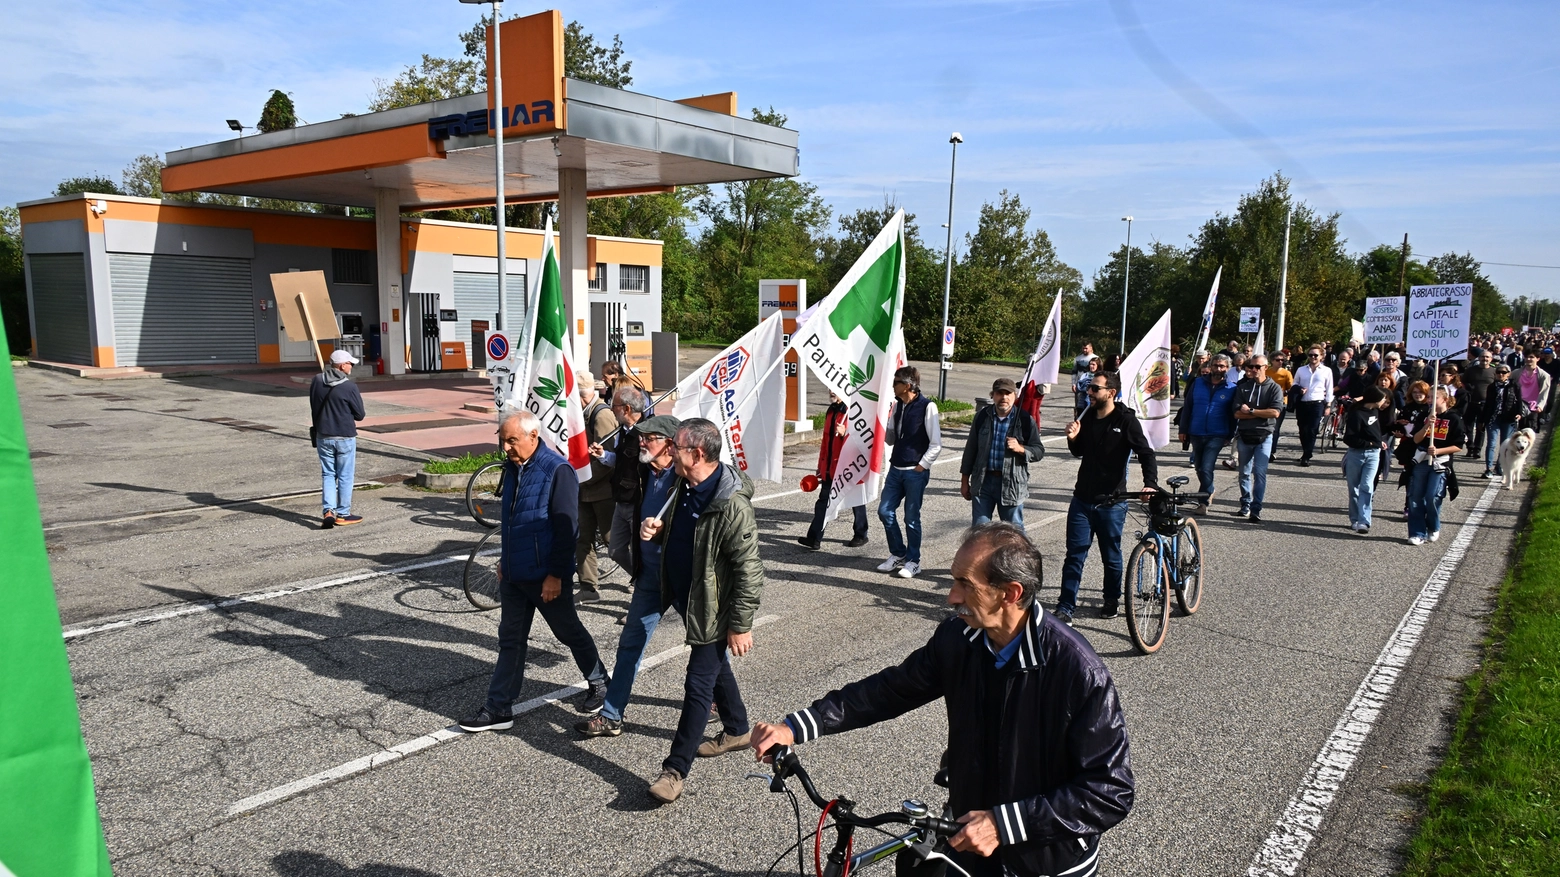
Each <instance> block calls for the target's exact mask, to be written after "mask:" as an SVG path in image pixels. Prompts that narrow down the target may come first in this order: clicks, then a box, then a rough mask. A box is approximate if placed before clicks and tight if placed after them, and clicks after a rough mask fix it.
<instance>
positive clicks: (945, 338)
mask: <svg viewBox="0 0 1560 877" xmlns="http://www.w3.org/2000/svg"><path fill="white" fill-rule="evenodd" d="M942 355H943V356H952V355H953V327H952V326H944V327H943V334H942Z"/></svg>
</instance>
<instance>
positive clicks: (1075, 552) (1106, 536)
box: [1056, 497, 1127, 612]
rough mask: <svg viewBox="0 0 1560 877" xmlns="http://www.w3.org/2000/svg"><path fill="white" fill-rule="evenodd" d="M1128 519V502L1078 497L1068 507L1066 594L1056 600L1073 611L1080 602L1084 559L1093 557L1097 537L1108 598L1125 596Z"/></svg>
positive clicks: (1058, 604)
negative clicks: (1124, 544) (1123, 552)
mask: <svg viewBox="0 0 1560 877" xmlns="http://www.w3.org/2000/svg"><path fill="white" fill-rule="evenodd" d="M1126 520H1127V504H1126V503H1125V502H1118V503H1116V504H1115V505H1095V504H1094V503H1092V502H1086V501H1084V500H1081V499H1079V498H1077V497H1073V500H1072V504H1071V505H1069V506H1068V507H1067V559H1066V560H1064V561H1062V596H1061V597H1060V598H1059V599H1058V600H1057V601H1056V605H1057V606H1058V607H1060V608H1063V609H1066V610H1067V611H1069V612H1071V611H1074V610H1075V609H1076V608H1077V605H1078V586H1079V585H1080V584H1082V583H1083V563H1084V561H1085V560H1087V559H1088V557H1089V543H1090V542H1094V541H1097V542H1098V543H1099V546H1100V561H1101V562H1103V563H1104V564H1105V582H1104V585H1105V601H1106V602H1107V603H1109V602H1112V601H1115V600H1119V599H1121V528H1122V525H1123V524H1125V523H1126Z"/></svg>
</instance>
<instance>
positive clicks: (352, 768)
mask: <svg viewBox="0 0 1560 877" xmlns="http://www.w3.org/2000/svg"><path fill="white" fill-rule="evenodd" d="M779 620H780V616H778V615H765V616H762V617H760V618H758V619H756V620H754V622H753V628H754V629H755V630H756V629H758V628H760V627H762V626H764V625H766V624H769V623H770V622H773V621H779ZM689 651H690V650H689V648H688V646H686V645H680V646H674V647H672V648H669V649H667V650H666V651H664V652H660V653H658V654H656V655H654V656H652V657H649V658H646V659H645V660H644V662H643V663H642V664H640V665H639V672H640V673H644V672H645V671H647V670H651V669H654V668H656V667H659V666H661V665H662V664H665V663H666V662H668V661H672V660H675V659H676V658H678V657H680V656H682V655H686V654H687V653H688V652H689ZM583 690H585V681H584V680H580V681H579V682H576V683H574V684H573V685H566V686H564V687H563V688H559V689H556V690H554V691H550V692H548V693H547V694H543V695H541V696H539V697H533V698H531V699H530V700H527V701H524V702H522V703H517V704H515V706H514V715H515V716H516V717H519V716H522V715H525V714H526V713H529V712H533V711H535V710H538V709H541V708H542V707H544V706H547V705H548V704H553V703H557V702H558V701H560V700H563V699H564V698H566V697H570V696H572V695H575V694H578V693H579V692H581V691H583ZM469 736H471V735H470V734H467V733H466V732H465V731H462V730H461V729H460V726H459V725H450V726H448V727H444V728H440V729H439V730H437V731H434V732H433V733H431V734H424V735H422V736H421V737H416V738H413V739H411V740H408V741H406V742H405V743H401V744H399V745H396V746H392V747H390V748H389V749H386V750H384V751H382V752H375V753H373V754H372V755H365V756H363V757H362V758H354V759H353V760H351V761H349V762H346V763H345V764H338V765H336V766H335V767H333V768H330V769H329V770H322V771H320V772H319V773H316V774H311V775H309V776H306V777H304V778H303V779H299V780H293V781H292V782H290V783H287V784H286V785H281V786H277V787H276V788H274V789H268V790H266V791H264V792H261V793H260V794H258V795H250V796H249V797H247V798H245V799H243V800H241V801H237V802H235V803H234V804H233V805H232V806H231V807H229V808H228V809H227V811H226V812H224V813H223V814H222V815H223V816H225V817H229V818H231V817H234V816H242V815H244V814H245V813H252V812H254V811H256V810H259V809H260V808H262V807H267V806H269V805H271V804H275V803H277V802H278V801H284V800H286V799H288V798H291V797H294V796H296V795H301V794H303V793H304V792H307V791H310V790H312V789H317V788H319V787H321V786H326V785H330V784H331V783H335V782H339V781H340V780H344V779H346V778H347V777H351V776H356V775H358V774H360V773H366V772H368V771H371V770H373V769H374V768H377V767H384V766H385V765H387V764H391V763H392V762H396V761H400V760H401V759H403V758H405V757H406V756H408V755H411V754H413V753H416V752H421V751H423V750H424V749H429V748H432V747H434V746H438V745H439V744H440V743H448V742H449V741H451V740H458V739H460V738H461V737H469Z"/></svg>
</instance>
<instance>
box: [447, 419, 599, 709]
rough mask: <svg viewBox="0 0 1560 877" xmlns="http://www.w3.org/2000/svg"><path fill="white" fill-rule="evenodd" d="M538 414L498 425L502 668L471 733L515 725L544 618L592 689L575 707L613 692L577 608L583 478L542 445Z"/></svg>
mask: <svg viewBox="0 0 1560 877" xmlns="http://www.w3.org/2000/svg"><path fill="white" fill-rule="evenodd" d="M540 430H541V426H540V424H538V423H537V420H536V415H534V414H532V413H531V412H529V411H523V410H522V411H518V412H515V413H512V414H509V415H507V416H506V417H505V418H504V420H503V422H502V423H501V424H499V427H498V442H499V447H501V448H502V449H503V452H504V457H505V460H504V474H503V478H502V481H501V489H500V495H501V496H502V498H503V499H502V502H501V503H500V506H499V528H500V533H501V535H502V540H503V541H502V548H501V549H500V551H499V566H498V577H499V583H498V599H499V620H498V665H497V666H496V667H494V668H493V679H492V681H491V682H490V683H489V684H488V694H487V701H486V702H484V703H483V705H482V707H481V709H478V710H477V711H476V713H475V714H473V715H472V716H470V717H469V718H466V719H462V720H461V722H460V727H461V729H462V730H464V731H471V732H476V731H501V730H503V729H505V728H509V727H513V726H514V723H515V720H514V713H513V711H512V710H513V706H512V705H513V703H514V701H515V698H516V697H519V696H520V686H521V683H522V682H524V679H525V656H526V650H527V647H528V645H529V640H530V636H531V622H532V621H534V620H535V619H536V613H538V612H540V613H542V618H543V619H544V620H545V621H546V622H547V626H548V627H549V628H551V629H552V633H553V636H555V637H557V638H558V642H560V643H563V645H564V647H565V648H567V649H568V650H569V651H570V652H571V653H572V654H573V655H574V663H575V665H576V666H578V667H579V668H580V673H582V674H583V675H584V676H585V682H586V684H587V688H586V690H585V693H584V694H582V695H581V696H580V698H579V700H578V701H577V702H576V704H575V709H577V710H579V711H580V712H595V711H596V710H599V709H601V704H602V702H603V700H605V698H606V693H607V682H608V681H609V680H608V679H607V668H606V667H605V666H603V665H602V663H601V656H600V654H598V653H597V652H596V643H595V641H594V640H592V639H591V638H590V634H589V633H588V632H587V631H586V630H585V625H583V624H581V623H580V616H579V614H578V613H577V612H576V611H575V609H574V593H573V591H574V589H573V587H572V585H573V581H574V540H575V526H576V521H577V520H578V515H579V499H580V489H579V479H578V478H577V477H576V476H575V474H574V469H573V468H571V467H570V466H569V461H568V460H566V459H564V457H563V456H562V455H561V454H559V453H558V452H557V451H554V450H553V449H552V448H549V447H547V446H546V445H545V444H543V443H542V440H541V433H540Z"/></svg>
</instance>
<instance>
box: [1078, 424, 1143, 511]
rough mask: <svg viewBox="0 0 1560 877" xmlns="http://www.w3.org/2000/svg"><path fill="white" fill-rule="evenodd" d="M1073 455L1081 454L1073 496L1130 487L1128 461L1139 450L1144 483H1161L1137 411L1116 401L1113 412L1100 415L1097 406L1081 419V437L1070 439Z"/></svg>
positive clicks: (1088, 499)
mask: <svg viewBox="0 0 1560 877" xmlns="http://www.w3.org/2000/svg"><path fill="white" fill-rule="evenodd" d="M1067 450H1069V451H1071V452H1072V455H1073V456H1074V457H1082V458H1083V462H1082V463H1081V464H1079V466H1078V481H1077V482H1076V483H1075V484H1074V485H1073V498H1075V499H1081V500H1083V501H1084V502H1090V503H1092V502H1094V500H1095V497H1097V496H1100V495H1101V494H1105V493H1116V492H1119V491H1123V490H1126V489H1127V461H1128V460H1129V459H1130V455H1131V454H1133V453H1136V454H1137V458H1138V464H1139V465H1140V466H1142V467H1143V486H1144V487H1158V486H1159V463H1158V461H1157V460H1156V459H1155V457H1154V449H1153V448H1151V447H1149V444H1148V438H1147V437H1146V436H1144V435H1143V425H1142V424H1141V423H1139V422H1138V419H1137V412H1135V411H1133V410H1132V409H1131V408H1128V407H1126V406H1125V405H1122V404H1120V403H1117V405H1116V408H1115V410H1114V411H1112V412H1111V413H1110V416H1108V417H1105V418H1100V417H1097V416H1095V414H1094V410H1093V409H1090V410H1089V411H1087V412H1085V413H1084V415H1083V417H1081V418H1079V420H1078V437H1077V438H1075V439H1071V440H1069V441H1068V442H1067Z"/></svg>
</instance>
